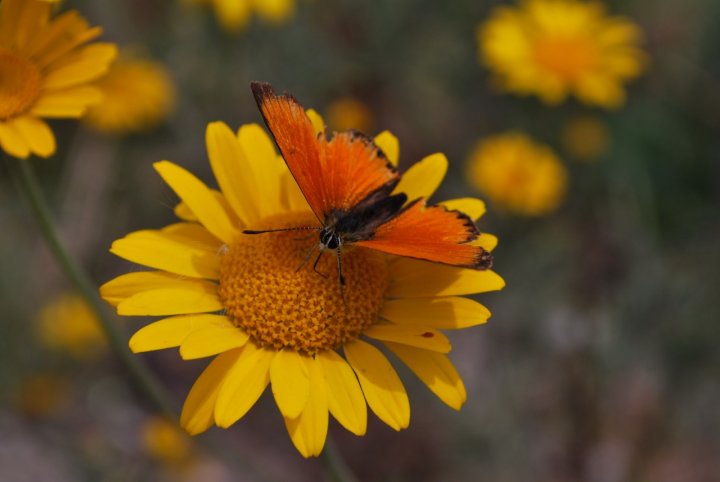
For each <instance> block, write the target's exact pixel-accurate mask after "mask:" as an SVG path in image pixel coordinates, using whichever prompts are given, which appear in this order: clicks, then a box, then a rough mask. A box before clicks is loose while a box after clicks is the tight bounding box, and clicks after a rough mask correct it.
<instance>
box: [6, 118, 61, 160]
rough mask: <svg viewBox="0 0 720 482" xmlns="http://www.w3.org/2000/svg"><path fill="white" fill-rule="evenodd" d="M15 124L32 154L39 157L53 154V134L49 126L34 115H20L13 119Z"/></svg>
mask: <svg viewBox="0 0 720 482" xmlns="http://www.w3.org/2000/svg"><path fill="white" fill-rule="evenodd" d="M11 122H12V124H13V125H14V126H15V129H16V130H17V132H19V133H20V134H21V135H22V136H23V138H24V139H25V143H26V144H27V146H28V148H29V149H30V151H31V152H32V153H33V154H37V155H38V156H40V157H50V156H51V155H53V154H55V136H54V135H53V132H52V130H50V127H49V126H48V125H47V124H46V123H45V122H44V121H42V120H40V119H38V118H37V117H34V116H29V115H26V116H22V117H17V118H15V119H13V120H12V121H11Z"/></svg>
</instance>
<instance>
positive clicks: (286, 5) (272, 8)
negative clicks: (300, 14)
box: [187, 0, 295, 33]
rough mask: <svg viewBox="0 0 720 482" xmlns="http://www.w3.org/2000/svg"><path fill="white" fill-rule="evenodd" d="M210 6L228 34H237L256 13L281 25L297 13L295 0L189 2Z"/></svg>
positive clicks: (201, 0)
mask: <svg viewBox="0 0 720 482" xmlns="http://www.w3.org/2000/svg"><path fill="white" fill-rule="evenodd" d="M187 1H189V2H190V3H195V4H202V5H209V6H211V7H212V8H213V9H214V10H215V16H216V17H217V19H218V22H219V23H220V25H221V26H222V28H223V29H224V30H225V31H226V32H230V33H237V32H239V31H241V30H242V29H243V28H245V26H246V25H247V23H248V21H249V20H250V15H251V14H252V13H253V12H254V13H255V14H257V15H258V16H259V17H260V18H262V19H263V20H265V21H267V22H269V23H273V24H280V23H283V22H285V21H286V20H288V19H289V18H290V17H291V16H292V15H293V13H294V12H295V0H187Z"/></svg>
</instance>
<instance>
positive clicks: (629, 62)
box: [477, 0, 646, 108]
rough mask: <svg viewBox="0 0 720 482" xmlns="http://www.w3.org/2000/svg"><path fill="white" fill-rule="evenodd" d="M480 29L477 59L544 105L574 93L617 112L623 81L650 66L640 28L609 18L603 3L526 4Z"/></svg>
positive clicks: (542, 0) (551, 0) (530, 0)
mask: <svg viewBox="0 0 720 482" xmlns="http://www.w3.org/2000/svg"><path fill="white" fill-rule="evenodd" d="M477 32H478V33H477V37H478V45H479V53H480V60H481V62H483V63H484V64H485V65H487V66H488V67H489V68H490V69H491V70H492V71H493V73H494V74H495V78H496V81H497V82H498V84H499V86H500V87H501V88H502V89H504V90H506V91H508V92H512V93H516V94H520V95H528V94H534V95H537V96H539V97H540V99H542V100H543V101H544V102H545V103H547V104H558V103H560V102H562V101H564V100H565V99H566V97H567V96H568V95H575V96H576V97H577V98H578V99H579V100H580V101H582V102H584V103H586V104H590V105H597V106H602V107H606V108H617V107H619V106H621V105H622V104H623V103H624V101H625V91H624V86H623V84H624V83H625V82H626V81H628V80H630V79H632V78H635V77H637V76H639V75H640V74H641V73H642V71H643V69H644V67H645V64H646V55H645V53H644V52H643V51H642V50H641V48H640V46H639V44H640V41H641V37H642V32H641V31H640V29H639V27H638V26H637V25H635V24H634V23H632V22H631V21H630V20H628V19H625V18H623V17H609V16H607V15H606V13H605V8H604V6H603V5H602V4H601V3H599V2H582V1H578V0H526V1H524V2H522V3H521V5H520V6H518V7H507V6H502V7H497V8H496V9H495V10H494V11H493V13H492V15H491V16H490V18H489V19H488V20H487V21H486V22H485V23H483V24H482V25H480V26H479V27H478V31H477Z"/></svg>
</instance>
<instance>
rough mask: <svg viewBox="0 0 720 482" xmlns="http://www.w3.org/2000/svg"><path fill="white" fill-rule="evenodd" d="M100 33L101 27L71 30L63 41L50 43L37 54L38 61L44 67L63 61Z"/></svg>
mask: <svg viewBox="0 0 720 482" xmlns="http://www.w3.org/2000/svg"><path fill="white" fill-rule="evenodd" d="M83 22H84V21H83ZM100 34H102V28H100V27H93V28H89V29H87V30H84V31H81V32H77V31H76V32H71V33H70V35H66V36H64V37H63V38H62V39H61V41H58V42H56V43H54V44H52V45H49V46H48V48H46V49H45V50H43V51H42V52H39V53H38V55H37V56H36V62H37V63H38V65H41V66H42V67H43V68H47V67H48V66H51V65H52V63H53V62H56V61H60V62H62V60H63V57H64V56H65V55H67V54H68V53H70V52H72V51H73V50H74V49H75V48H77V47H78V46H80V45H82V44H84V43H87V42H89V41H91V40H93V39H94V38H96V37H99V36H100Z"/></svg>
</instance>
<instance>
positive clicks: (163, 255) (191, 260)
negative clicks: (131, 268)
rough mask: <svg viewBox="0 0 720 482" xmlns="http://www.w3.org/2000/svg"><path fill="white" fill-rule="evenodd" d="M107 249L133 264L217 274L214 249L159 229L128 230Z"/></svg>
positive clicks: (197, 275) (189, 273)
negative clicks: (189, 241)
mask: <svg viewBox="0 0 720 482" xmlns="http://www.w3.org/2000/svg"><path fill="white" fill-rule="evenodd" d="M218 249H219V247H218ZM110 252H111V253H113V254H115V255H117V256H120V257H121V258H123V259H126V260H128V261H132V262H133V263H138V264H142V265H145V266H149V267H151V268H156V269H161V270H164V271H169V272H171V273H176V274H179V275H184V276H191V277H194V278H209V279H218V276H219V257H218V254H217V253H218V251H217V250H215V251H211V250H208V249H206V248H204V247H200V246H197V245H192V244H189V243H186V242H183V241H182V240H180V239H178V238H177V237H175V236H172V235H171V234H168V233H163V232H161V231H154V230H144V231H136V232H134V233H130V234H128V235H127V236H125V237H124V238H121V239H118V240H117V241H115V242H114V243H113V244H112V247H111V248H110Z"/></svg>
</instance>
